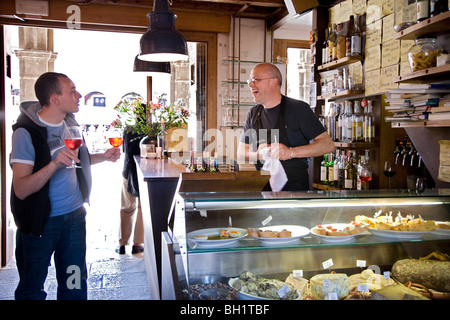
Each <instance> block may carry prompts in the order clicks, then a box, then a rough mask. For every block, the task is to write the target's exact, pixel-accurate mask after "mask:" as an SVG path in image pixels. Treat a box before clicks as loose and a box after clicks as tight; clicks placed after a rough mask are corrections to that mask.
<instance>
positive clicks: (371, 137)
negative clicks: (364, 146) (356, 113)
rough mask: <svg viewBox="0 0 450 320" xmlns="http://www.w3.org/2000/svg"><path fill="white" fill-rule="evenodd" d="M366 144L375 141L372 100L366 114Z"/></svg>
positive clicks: (368, 102)
mask: <svg viewBox="0 0 450 320" xmlns="http://www.w3.org/2000/svg"><path fill="white" fill-rule="evenodd" d="M363 134H364V142H374V141H375V125H374V118H373V111H372V100H368V101H367V107H366V111H365V112H364V127H363Z"/></svg>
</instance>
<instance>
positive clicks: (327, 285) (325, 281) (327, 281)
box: [323, 279, 331, 288]
mask: <svg viewBox="0 0 450 320" xmlns="http://www.w3.org/2000/svg"><path fill="white" fill-rule="evenodd" d="M330 284H331V282H330V280H328V279H325V280H323V287H324V288H328V287H329V286H330Z"/></svg>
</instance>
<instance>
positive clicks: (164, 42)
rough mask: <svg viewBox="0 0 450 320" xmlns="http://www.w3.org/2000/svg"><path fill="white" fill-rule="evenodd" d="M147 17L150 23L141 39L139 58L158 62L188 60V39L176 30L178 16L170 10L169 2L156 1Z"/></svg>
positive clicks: (163, 0)
mask: <svg viewBox="0 0 450 320" xmlns="http://www.w3.org/2000/svg"><path fill="white" fill-rule="evenodd" d="M147 17H148V19H149V21H150V22H149V25H148V29H147V31H146V32H145V33H144V34H143V35H142V37H141V41H140V45H141V52H140V54H139V56H138V58H139V59H141V60H145V61H156V62H161V61H167V62H168V61H179V60H186V59H187V58H188V51H187V44H186V39H185V38H184V36H183V35H182V34H181V33H180V32H179V31H178V30H176V29H175V18H176V15H175V14H174V13H173V12H171V11H170V10H169V4H168V2H167V0H154V2H153V11H152V12H150V13H149V14H148V15H147Z"/></svg>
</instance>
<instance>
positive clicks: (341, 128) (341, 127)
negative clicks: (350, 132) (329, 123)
mask: <svg viewBox="0 0 450 320" xmlns="http://www.w3.org/2000/svg"><path fill="white" fill-rule="evenodd" d="M339 106H340V113H339V118H338V136H337V138H338V140H337V141H340V142H344V141H345V136H344V122H345V121H344V114H345V110H346V109H345V105H342V103H340V104H339Z"/></svg>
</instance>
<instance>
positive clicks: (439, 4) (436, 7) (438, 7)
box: [430, 0, 450, 17]
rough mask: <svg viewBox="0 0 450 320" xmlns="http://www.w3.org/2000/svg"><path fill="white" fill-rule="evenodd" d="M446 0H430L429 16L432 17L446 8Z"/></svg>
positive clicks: (448, 2)
mask: <svg viewBox="0 0 450 320" xmlns="http://www.w3.org/2000/svg"><path fill="white" fill-rule="evenodd" d="M448 4H450V1H448V0H430V17H434V16H436V15H438V14H440V13H443V12H445V11H447V10H448Z"/></svg>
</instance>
